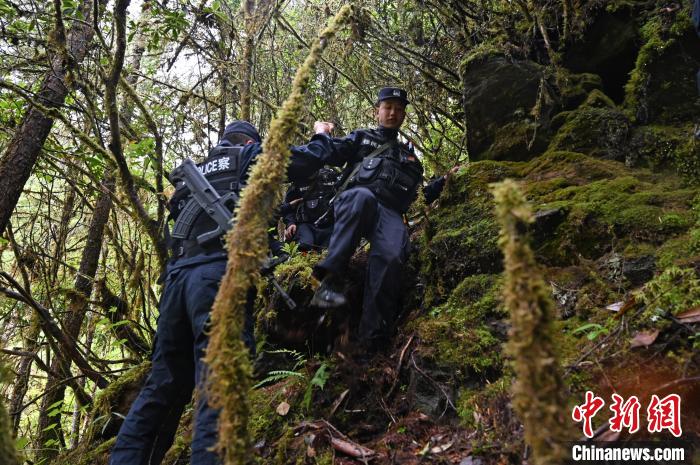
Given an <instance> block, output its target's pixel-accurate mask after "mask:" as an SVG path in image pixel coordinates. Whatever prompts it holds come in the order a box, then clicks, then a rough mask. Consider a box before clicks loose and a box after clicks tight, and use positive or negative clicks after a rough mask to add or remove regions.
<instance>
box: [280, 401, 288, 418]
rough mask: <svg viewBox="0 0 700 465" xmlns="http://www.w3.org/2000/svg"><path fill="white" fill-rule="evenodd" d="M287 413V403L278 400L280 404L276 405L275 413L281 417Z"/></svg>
mask: <svg viewBox="0 0 700 465" xmlns="http://www.w3.org/2000/svg"><path fill="white" fill-rule="evenodd" d="M288 413H289V404H288V403H287V402H285V401H282V402H280V404H279V405H278V406H277V414H278V415H280V416H282V417H283V416H285V415H286V414H288Z"/></svg>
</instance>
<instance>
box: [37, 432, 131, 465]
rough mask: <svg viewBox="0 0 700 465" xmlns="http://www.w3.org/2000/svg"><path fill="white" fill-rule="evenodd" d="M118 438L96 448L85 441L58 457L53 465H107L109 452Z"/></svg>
mask: <svg viewBox="0 0 700 465" xmlns="http://www.w3.org/2000/svg"><path fill="white" fill-rule="evenodd" d="M116 440H117V438H116V437H115V438H112V439H110V440H108V441H105V442H103V443H101V444H99V445H97V446H96V447H91V446H88V445H87V444H86V443H85V442H84V441H83V442H82V443H81V444H82V445H81V446H80V447H78V448H77V449H75V450H72V451H70V452H67V453H66V454H64V455H60V456H58V457H57V458H56V459H54V460H53V461H52V462H51V465H107V463H108V462H109V452H110V450H111V449H112V446H113V445H114V442H115V441H116Z"/></svg>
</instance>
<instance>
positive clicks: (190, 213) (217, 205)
mask: <svg viewBox="0 0 700 465" xmlns="http://www.w3.org/2000/svg"><path fill="white" fill-rule="evenodd" d="M170 181H171V182H172V183H173V184H175V183H177V182H178V181H182V182H184V183H185V185H186V186H187V188H188V189H189V190H190V192H191V193H192V198H191V199H190V200H189V201H188V202H187V203H186V204H185V207H184V208H183V209H182V211H180V214H179V215H178V217H177V221H176V222H175V226H174V227H173V232H172V234H171V236H172V237H174V238H176V239H187V237H188V236H189V233H190V231H191V230H192V226H193V225H194V222H195V221H196V220H197V217H198V216H199V215H200V214H201V213H202V212H204V213H206V214H207V215H209V217H210V218H211V219H213V220H214V221H216V224H217V227H216V229H213V230H211V231H207V232H205V233H202V234H200V235H199V236H197V243H198V244H204V243H206V242H209V241H212V240H214V239H217V238H219V237H221V236H222V235H223V234H224V233H226V231H228V230H229V229H231V228H232V227H233V221H232V220H233V218H232V217H233V214H232V212H231V210H229V208H228V207H227V206H226V203H227V202H233V204H234V205H235V204H236V203H237V202H238V195H236V193H235V192H229V193H227V194H225V195H223V196H220V195H219V193H218V192H217V191H216V189H214V187H212V185H211V184H210V183H209V181H208V180H207V178H205V177H204V175H203V174H202V172H201V171H199V169H198V168H197V165H195V164H194V162H193V161H192V160H190V159H189V158H187V159H185V161H183V162H182V164H181V165H180V166H178V167H177V168H175V169H174V170H173V171H172V173H170ZM285 260H286V258H284V260H279V259H277V260H274V259H268V260H267V261H266V262H265V264H264V265H263V267H262V269H261V271H260V274H261V275H263V276H267V278H268V280H269V281H270V282H271V283H272V285H273V286H274V288H275V290H277V292H279V293H280V295H281V296H282V299H283V300H284V303H285V304H287V307H289V309H290V310H294V309H296V308H297V304H296V303H295V302H294V300H292V298H291V297H289V294H287V293H286V292H285V291H284V289H283V288H282V286H280V284H279V283H278V282H277V280H276V279H275V276H274V275H273V274H272V271H273V270H274V269H275V267H276V266H277V265H279V264H280V263H282V262H283V261H285Z"/></svg>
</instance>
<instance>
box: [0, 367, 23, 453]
mask: <svg viewBox="0 0 700 465" xmlns="http://www.w3.org/2000/svg"><path fill="white" fill-rule="evenodd" d="M5 373H6V372H5V368H4V367H3V366H1V365H0V383H1V382H2V381H4V379H3V378H5ZM11 431H12V424H11V423H10V416H9V415H8V414H7V409H6V408H5V404H4V403H3V402H0V463H1V464H3V465H19V464H20V462H19V458H18V457H17V452H16V450H15V441H14V440H13V439H12V433H11Z"/></svg>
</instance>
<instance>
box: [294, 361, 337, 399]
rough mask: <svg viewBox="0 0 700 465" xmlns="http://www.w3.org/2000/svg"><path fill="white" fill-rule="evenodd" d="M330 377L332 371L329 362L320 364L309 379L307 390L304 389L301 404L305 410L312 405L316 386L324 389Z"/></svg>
mask: <svg viewBox="0 0 700 465" xmlns="http://www.w3.org/2000/svg"><path fill="white" fill-rule="evenodd" d="M328 378H330V373H329V372H328V364H326V362H323V363H321V366H319V367H318V368H317V369H316V372H315V373H314V376H313V377H312V378H311V380H309V384H308V385H307V386H306V390H305V391H304V398H303V400H302V401H301V406H302V407H303V408H304V410H309V408H310V407H311V399H312V396H313V392H314V388H319V389H321V390H323V388H324V386H325V385H326V381H328Z"/></svg>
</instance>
